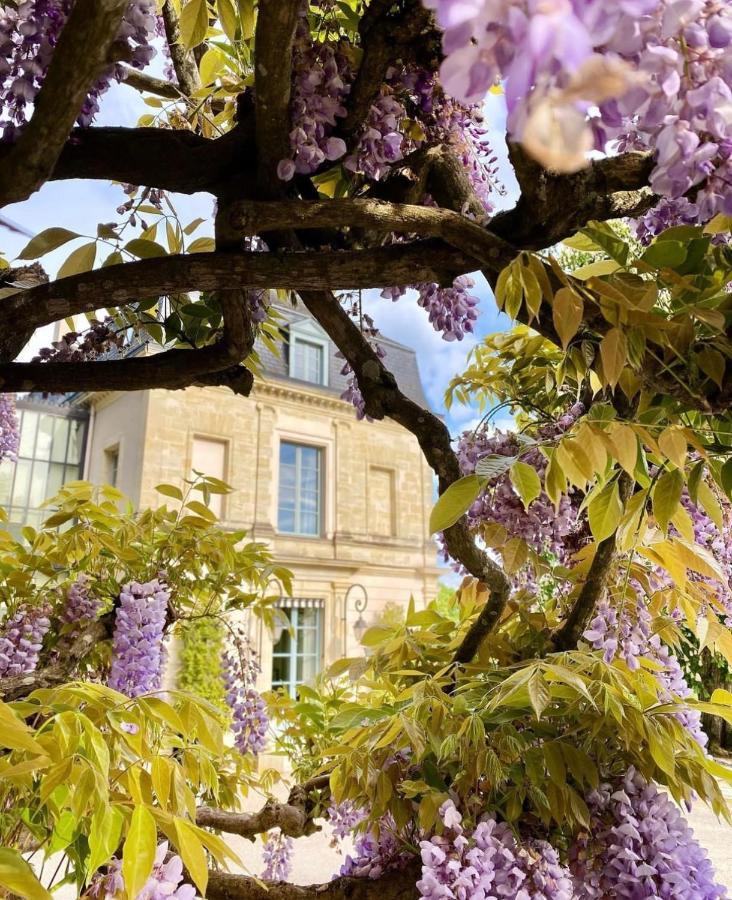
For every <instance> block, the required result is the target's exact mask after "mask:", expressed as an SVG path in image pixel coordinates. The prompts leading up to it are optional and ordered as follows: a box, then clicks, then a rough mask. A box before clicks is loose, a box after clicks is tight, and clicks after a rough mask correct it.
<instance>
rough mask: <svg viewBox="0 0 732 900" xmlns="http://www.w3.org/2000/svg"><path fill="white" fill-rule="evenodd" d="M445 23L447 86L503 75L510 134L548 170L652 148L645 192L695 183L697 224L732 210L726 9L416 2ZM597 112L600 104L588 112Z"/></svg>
mask: <svg viewBox="0 0 732 900" xmlns="http://www.w3.org/2000/svg"><path fill="white" fill-rule="evenodd" d="M424 4H425V6H427V7H428V8H430V9H434V10H435V11H436V15H437V21H438V24H439V25H440V26H441V27H442V29H443V31H444V34H443V51H444V53H445V60H444V62H443V64H442V68H441V79H442V83H443V85H444V87H445V90H446V91H447V92H448V93H449V94H452V95H453V96H454V97H456V98H457V99H458V100H460V101H461V102H464V103H476V102H480V101H481V100H482V99H483V97H484V96H485V93H486V92H487V91H488V90H489V89H490V88H491V87H492V86H493V85H496V84H498V83H501V84H503V85H504V86H505V94H506V102H507V106H508V113H509V115H508V131H509V135H510V137H511V138H512V139H513V140H514V141H518V142H520V143H522V144H523V145H524V146H525V147H526V148H527V149H528V150H529V151H530V152H531V153H533V154H534V155H535V156H536V157H537V158H538V159H539V161H540V162H542V163H543V164H544V165H545V166H546V167H548V168H551V169H555V170H557V171H573V170H576V169H579V168H581V167H582V166H584V165H585V164H586V162H587V153H588V152H589V151H590V150H592V149H596V150H612V149H613V148H614V147H615V146H616V147H617V148H618V149H620V150H621V152H623V151H624V150H626V149H650V150H652V151H653V152H654V153H655V167H654V170H653V172H652V174H651V186H652V187H653V190H654V191H655V192H656V193H657V194H660V195H661V196H663V197H666V198H668V199H671V200H676V199H677V198H680V197H683V196H684V195H685V194H686V193H687V191H688V190H689V189H690V188H692V187H694V186H697V185H701V189H700V190H699V191H698V193H697V195H696V197H695V200H694V203H695V205H696V207H697V209H698V214H699V217H700V219H701V220H703V221H706V220H708V219H710V218H712V216H713V215H715V214H716V213H718V212H723V213H726V214H730V212H732V192H731V191H730V190H729V183H730V172H731V170H732V112H731V110H732V66H731V65H730V56H729V47H730V44H731V43H732V9H730V7H729V4H727V3H722V2H719V0H617V2H597V0H595V2H589V0H548V2H544V3H534V2H531V0H473V2H461V0H424ZM594 109H598V110H599V114H598V115H597V116H595V117H593V116H592V115H591V113H592V111H593V110H594Z"/></svg>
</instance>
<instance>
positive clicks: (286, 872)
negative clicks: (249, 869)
mask: <svg viewBox="0 0 732 900" xmlns="http://www.w3.org/2000/svg"><path fill="white" fill-rule="evenodd" d="M292 849H293V841H292V838H291V837H286V836H285V835H284V834H282V832H281V831H280V830H279V828H276V829H274V830H273V831H270V832H269V833H268V834H267V840H266V841H265V842H264V849H263V851H262V858H263V859H264V869H262V878H264V879H265V880H266V881H287V879H288V878H289V877H290V870H291V869H292Z"/></svg>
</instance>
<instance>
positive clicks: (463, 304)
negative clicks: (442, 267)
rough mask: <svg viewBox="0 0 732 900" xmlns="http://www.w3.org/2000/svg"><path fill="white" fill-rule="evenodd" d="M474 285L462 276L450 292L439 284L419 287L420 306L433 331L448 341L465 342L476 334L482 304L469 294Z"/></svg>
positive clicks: (450, 288)
mask: <svg viewBox="0 0 732 900" xmlns="http://www.w3.org/2000/svg"><path fill="white" fill-rule="evenodd" d="M474 284H475V282H474V281H473V279H472V278H470V277H468V276H467V275H460V276H459V277H458V278H456V279H455V281H454V282H453V284H452V287H449V288H441V287H439V285H437V284H418V285H415V287H416V288H417V291H418V293H419V296H418V298H417V303H418V305H419V306H421V307H422V308H423V309H426V310H427V313H428V315H429V320H430V323H431V325H432V327H433V328H434V329H435V331H441V332H442V337H443V338H444V340H446V341H461V340H462V339H463V338H464V337H465V335H466V334H467V333H470V332H472V331H473V327H474V324H475V322H476V320H477V319H478V302H479V301H478V298H477V297H475V296H473V295H472V294H470V293H469V290H470V288H472V287H473V286H474Z"/></svg>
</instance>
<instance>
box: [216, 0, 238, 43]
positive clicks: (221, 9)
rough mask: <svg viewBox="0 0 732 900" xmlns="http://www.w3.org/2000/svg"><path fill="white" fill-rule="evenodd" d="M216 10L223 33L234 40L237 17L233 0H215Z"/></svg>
mask: <svg viewBox="0 0 732 900" xmlns="http://www.w3.org/2000/svg"><path fill="white" fill-rule="evenodd" d="M216 10H217V12H218V15H219V22H221V27H222V28H223V29H224V34H225V35H226V37H227V38H228V39H229V40H230V41H233V40H235V39H236V28H237V25H238V24H239V17H238V15H237V13H236V9H235V7H234V0H216Z"/></svg>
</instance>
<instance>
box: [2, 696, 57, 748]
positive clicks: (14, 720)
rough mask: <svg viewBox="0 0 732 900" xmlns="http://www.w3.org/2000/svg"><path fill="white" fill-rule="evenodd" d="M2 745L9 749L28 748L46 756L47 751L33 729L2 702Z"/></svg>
mask: <svg viewBox="0 0 732 900" xmlns="http://www.w3.org/2000/svg"><path fill="white" fill-rule="evenodd" d="M0 747H7V748H8V749H9V750H28V751H30V752H31V753H37V754H38V755H39V756H45V755H46V751H45V750H44V749H43V747H42V746H41V745H40V744H39V743H38V741H37V740H36V739H35V738H34V737H33V732H32V731H31V729H30V728H29V727H28V726H27V725H26V724H25V722H23V721H22V720H21V719H19V718H18V716H16V715H15V713H14V712H13V710H12V709H11V708H10V707H9V706H8V705H7V704H6V703H2V702H0Z"/></svg>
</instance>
